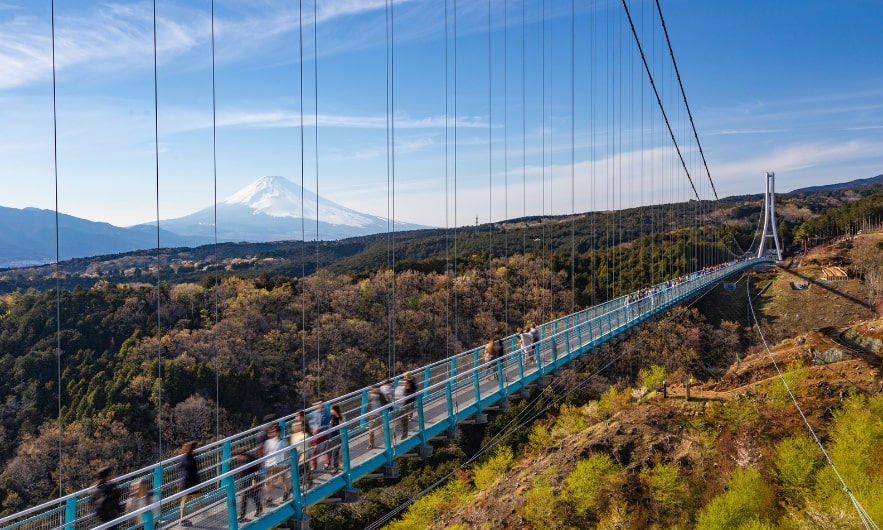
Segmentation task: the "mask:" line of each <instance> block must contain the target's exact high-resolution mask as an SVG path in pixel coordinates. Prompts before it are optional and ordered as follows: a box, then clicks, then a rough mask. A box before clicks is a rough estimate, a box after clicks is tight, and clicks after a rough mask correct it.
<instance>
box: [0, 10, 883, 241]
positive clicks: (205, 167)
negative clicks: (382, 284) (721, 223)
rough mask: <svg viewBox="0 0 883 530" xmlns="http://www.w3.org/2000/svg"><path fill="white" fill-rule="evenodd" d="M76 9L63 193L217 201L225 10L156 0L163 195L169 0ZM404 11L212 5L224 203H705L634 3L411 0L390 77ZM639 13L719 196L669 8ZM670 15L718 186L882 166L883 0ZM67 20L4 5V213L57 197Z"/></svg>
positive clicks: (436, 207)
mask: <svg viewBox="0 0 883 530" xmlns="http://www.w3.org/2000/svg"><path fill="white" fill-rule="evenodd" d="M56 4H57V5H56V19H55V24H56V65H57V106H58V113H57V123H58V125H57V134H58V186H59V201H58V205H59V209H60V210H61V211H62V212H64V213H69V214H72V215H76V216H78V217H84V218H87V219H91V220H96V221H107V222H110V223H112V224H116V225H119V226H128V225H132V224H136V223H141V222H153V221H155V219H156V215H157V210H159V216H160V218H163V219H166V218H173V217H178V216H181V215H186V214H188V213H191V212H193V211H196V210H198V209H201V208H204V207H206V206H209V205H211V204H212V202H213V201H214V198H215V187H214V182H215V179H214V175H213V171H214V170H213V150H212V138H213V130H212V122H213V117H212V55H211V37H212V33H211V16H210V13H211V3H210V2H209V1H208V0H180V1H174V2H173V1H168V0H159V1H158V3H157V15H158V20H157V42H158V56H159V65H158V74H157V86H158V106H159V113H158V123H159V177H158V182H159V193H158V195H159V205H158V207H157V173H156V169H155V166H154V159H155V153H154V149H155V147H154V72H153V18H152V9H153V4H152V2H128V1H120V2H109V1H104V2H97V1H96V2H93V1H85V0H83V1H71V0H58V1H57V2H56ZM385 4H386V2H385V1H384V0H365V1H358V0H333V1H332V0H318V5H316V6H315V8H316V12H317V15H318V16H317V20H316V24H315V27H316V32H315V33H314V31H313V27H314V20H313V10H314V4H313V2H312V1H305V2H304V3H303V18H302V19H300V18H299V13H298V3H297V2H292V1H290V0H288V1H281V0H279V1H277V0H261V1H232V0H216V1H215V54H216V55H215V64H216V66H215V94H216V108H217V118H216V126H217V128H216V134H217V151H216V153H217V196H218V199H219V200H221V199H223V198H225V197H227V196H229V195H231V194H232V193H234V192H235V191H237V190H239V189H240V188H242V187H244V186H246V185H248V184H249V183H251V182H253V181H254V180H256V179H257V178H259V177H261V176H264V175H281V176H284V177H286V178H289V179H290V180H293V181H295V182H298V183H300V182H303V183H304V185H305V187H306V188H309V189H312V190H314V191H318V193H319V194H320V195H321V196H323V197H325V198H327V199H330V200H333V201H335V202H337V203H339V204H342V205H344V206H348V207H350V208H353V209H356V210H359V211H362V212H366V213H371V214H375V215H381V216H387V217H388V216H391V215H394V216H395V218H396V219H397V220H401V221H408V222H415V223H422V224H426V225H433V226H453V225H454V224H457V225H464V224H471V223H473V222H474V221H475V218H476V217H478V218H479V220H480V221H481V222H486V221H487V220H489V219H490V220H499V219H502V218H504V217H510V218H511V217H518V216H521V215H538V214H542V213H547V214H548V213H552V214H563V213H569V212H571V211H577V212H580V211H587V210H591V209H608V208H619V207H624V206H631V205H636V204H646V203H657V202H662V201H671V200H684V199H686V198H689V196H690V195H691V192H690V191H689V189H688V188H687V184H685V182H686V181H685V180H684V178H683V169H682V168H680V167H679V164H680V163H679V162H678V161H677V159H676V158H675V155H676V154H675V152H674V151H673V149H672V145H671V141H670V140H669V138H668V133H667V132H666V131H664V130H663V129H662V126H661V124H662V121H661V114H660V113H659V111H658V110H654V107H655V99H654V97H653V95H652V92H651V90H650V86H649V84H648V83H647V81H646V76H645V74H644V72H643V69H642V66H641V63H640V56H639V55H638V53H637V50H636V49H635V46H634V42H633V39H632V36H631V32H630V29H629V27H628V24H627V21H626V19H625V18H624V14H623V9H622V6H621V3H620V2H619V1H618V0H617V1H613V0H604V1H600V2H588V1H585V0H583V1H578V2H575V3H574V4H573V10H574V11H573V17H572V16H571V5H572V4H571V3H570V2H566V1H563V2H562V1H557V0H546V2H545V3H544V2H542V1H541V0H525V1H524V2H522V1H521V0H507V1H505V2H504V1H503V0H491V2H490V4H488V3H487V2H480V1H471V0H469V1H467V0H458V1H457V2H455V1H454V0H448V1H447V8H448V11H447V15H448V16H447V22H448V23H447V28H446V24H445V19H446V17H445V4H446V3H445V2H443V1H442V0H408V1H404V0H402V1H398V2H396V3H395V6H394V9H393V11H394V19H393V20H394V32H393V34H394V39H395V46H394V48H393V54H394V61H393V63H392V64H393V69H394V74H393V76H392V80H393V82H392V83H391V85H388V84H387V57H388V52H389V48H388V47H387V35H388V33H387V31H388V26H387V16H386V11H385ZM455 6H456V20H457V27H456V34H457V38H456V39H454V7H455ZM544 7H545V16H543V8H544ZM629 7H630V9H631V11H632V16H633V19H634V21H635V25H636V31H638V33H639V35H640V36H641V39H642V43H643V45H644V46H645V48H646V49H645V53H646V54H647V56H648V60H649V62H650V64H651V69H652V70H653V71H654V75H655V77H656V79H657V83H658V85H659V88H660V91H661V93H662V99H663V102H664V105H665V106H666V108H667V109H666V112H667V113H668V115H669V117H670V119H671V121H672V122H673V125H674V130H675V135H676V136H677V137H678V139H679V145H680V148H681V149H682V154H683V156H684V157H685V161H686V164H687V166H688V169H689V170H690V172H691V174H692V176H693V177H694V178H695V181H696V183H697V188H698V189H697V191H698V193H699V194H700V196H702V197H703V198H707V197H710V194H711V190H710V185H709V184H708V183H707V176H706V175H705V170H704V166H703V165H702V163H701V159H700V158H699V156H698V150H697V148H696V145H695V142H694V141H693V140H692V139H691V138H692V133H691V132H690V131H689V128H688V126H687V124H688V122H687V117H686V113H685V112H684V110H683V105H682V104H681V103H680V94H679V93H678V92H677V89H676V81H675V79H674V75H673V71H672V69H671V66H670V62H667V61H668V59H667V49H666V48H665V47H664V40H663V38H662V33H661V29H660V28H659V26H658V21H655V14H654V13H655V11H654V10H655V8H654V4H653V3H652V2H643V1H636V0H632V1H630V2H629ZM662 8H663V13H664V15H665V19H666V24H667V27H668V30H669V33H670V36H671V40H672V45H673V47H674V52H675V54H676V58H677V61H678V66H679V68H680V72H681V76H682V79H683V82H684V84H685V88H686V92H687V96H688V99H689V102H690V106H691V109H692V112H693V118H694V120H695V123H696V127H697V129H698V132H699V138H700V141H701V142H702V147H703V150H704V152H705V155H706V159H707V162H708V167H709V170H710V172H711V177H712V179H713V180H714V183H715V186H716V189H717V192H718V194H719V195H720V196H727V195H733V194H745V193H760V192H762V187H763V173H764V172H765V171H775V172H776V175H777V189H778V191H788V190H791V189H795V188H798V187H803V186H809V185H815V184H823V183H831V182H839V181H845V180H851V179H855V178H866V177H871V176H874V175H878V174H880V173H883V82H881V81H883V54H881V53H880V37H879V35H880V33H879V22H880V21H881V20H883V2H879V1H876V0H864V1H862V0H846V1H840V2H831V1H816V0H803V1H778V2H769V1H748V2H718V1H708V0H664V1H663V2H662ZM488 9H490V15H488ZM50 20H51V19H50V3H49V2H48V1H41V2H34V1H31V0H0V189H2V190H3V193H2V195H0V205H2V206H9V207H16V208H23V207H28V206H34V207H40V208H48V209H53V208H54V207H55V175H54V170H53V114H52V105H53V102H52V68H51V41H50V35H51V34H50ZM301 20H302V22H301ZM572 21H573V25H572ZM301 23H302V24H303V26H304V31H303V35H302V40H303V47H302V48H301V46H300V41H301V36H300V33H299V24H301ZM654 23H655V24H654ZM572 27H575V28H576V31H575V34H574V33H572V31H571V28H572ZM653 28H655V29H653ZM446 31H447V34H448V38H447V41H446V40H445V33H446ZM544 34H545V39H544V37H543V36H544ZM314 40H315V42H316V43H317V47H315V48H314V46H313V42H314ZM446 44H447V46H446ZM455 47H456V53H455ZM316 50H318V53H316ZM446 50H447V58H446ZM522 50H524V51H523V52H522ZM571 50H573V53H571ZM301 54H302V55H303V57H304V61H303V63H302V64H301V62H300V60H299V57H300V56H301ZM489 54H490V58H489ZM317 56H318V57H317ZM455 57H456V61H455ZM504 57H505V59H504ZM455 62H456V68H455V66H454V64H455ZM489 63H490V65H491V66H490V69H489V68H488V64H489ZM301 68H302V69H303V72H304V76H303V86H304V89H303V100H304V105H303V107H301V104H300V100H301V92H300V90H301V89H300V86H301ZM572 68H573V70H572ZM316 70H318V83H317V82H316V77H315V76H314V71H316ZM571 71H573V72H575V74H571ZM489 72H490V73H489ZM522 73H523V74H524V75H522ZM446 74H447V75H446ZM455 77H456V85H455V83H454V80H455ZM446 78H447V84H446ZM317 84H318V96H317V95H316V89H315V86H316V85H317ZM388 86H389V88H390V89H391V90H392V93H393V97H392V102H393V105H392V106H393V108H394V110H393V111H390V110H388V104H387V102H388V98H387V90H388ZM455 87H456V89H455ZM317 105H318V106H317ZM455 105H456V114H455V113H454V107H455ZM390 114H392V115H393V116H394V120H393V122H394V124H395V144H394V145H395V149H394V153H395V163H394V164H390V162H389V161H388V160H389V159H388V156H387V152H388V151H387V135H388V128H387V121H388V120H387V117H388V116H390ZM316 115H318V128H316V127H315V124H316ZM302 118H303V122H304V126H305V129H304V131H305V137H304V140H303V146H304V149H303V156H302V155H301V142H302V141H301V128H300V124H301V119H302ZM455 120H456V127H455V126H454V124H455ZM446 123H447V125H448V126H447V127H446ZM455 136H456V142H455V139H454V137H455ZM316 138H318V149H317V147H316V141H315V140H316ZM317 150H318V164H317V162H316V155H315V153H316V152H317ZM455 151H456V157H455ZM302 168H303V172H302ZM317 173H318V178H317ZM393 175H394V178H393ZM393 182H394V188H395V191H394V194H392V195H393V196H394V198H395V200H394V203H393V202H391V201H390V200H389V197H390V195H391V187H392V183H393ZM393 208H394V211H393Z"/></svg>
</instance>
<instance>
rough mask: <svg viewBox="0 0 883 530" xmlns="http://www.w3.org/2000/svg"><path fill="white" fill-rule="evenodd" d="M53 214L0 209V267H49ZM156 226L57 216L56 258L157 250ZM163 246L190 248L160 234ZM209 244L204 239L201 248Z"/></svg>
mask: <svg viewBox="0 0 883 530" xmlns="http://www.w3.org/2000/svg"><path fill="white" fill-rule="evenodd" d="M55 215H56V214H55V211H54V210H43V209H39V208H24V209H18V208H7V207H5V206H0V267H4V268H6V267H22V266H29V265H39V264H44V263H51V262H54V261H55V258H56V230H55ZM156 236H157V235H156V226H155V225H154V226H153V227H152V228H151V229H150V230H148V229H147V227H146V226H142V227H134V228H121V227H118V226H113V225H112V224H109V223H99V222H94V221H88V220H86V219H81V218H79V217H74V216H72V215H67V214H63V213H59V214H58V238H57V239H58V258H59V259H61V260H67V259H71V258H77V257H84V256H98V255H102V254H116V253H119V252H127V251H130V250H138V249H142V248H151V247H156ZM160 241H161V244H162V245H163V246H167V247H180V246H187V245H192V244H193V242H194V240H193V239H192V238H188V239H186V240H185V239H184V238H181V237H180V236H178V235H177V234H173V233H172V232H169V231H167V230H162V229H161V230H160ZM209 242H211V240H208V239H203V240H202V241H201V242H199V244H201V245H204V244H206V243H209Z"/></svg>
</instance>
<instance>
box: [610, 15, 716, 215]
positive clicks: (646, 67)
mask: <svg viewBox="0 0 883 530" xmlns="http://www.w3.org/2000/svg"><path fill="white" fill-rule="evenodd" d="M622 7H623V9H625V14H626V16H627V17H628V20H629V25H630V26H631V28H632V35H633V36H634V37H635V44H637V46H638V51H639V52H641V61H643V63H644V70H646V72H647V78H648V79H649V80H650V86H652V87H653V93H654V94H655V95H656V103H657V104H658V105H659V111H660V112H661V113H662V118H663V119H664V120H665V126H666V127H667V128H668V134H669V136H671V141H672V144H673V145H674V148H675V150H676V151H677V153H678V158H679V159H680V160H681V166H682V167H683V168H684V173H686V175H687V180H689V181H690V187H692V188H693V194H694V195H695V196H696V200H697V201H701V200H702V199H701V198H700V197H699V192H698V191H696V185H695V184H694V183H693V178H692V177H691V176H690V170H689V169H688V168H687V162H686V161H685V160H684V155H683V153H681V148H680V146H679V145H678V141H677V139H676V138H675V133H674V131H673V130H672V128H671V122H669V119H668V114H667V113H666V112H665V107H664V106H663V104H662V98H660V96H659V91H658V90H657V89H656V82H655V81H654V80H653V74H652V73H651V72H650V66H649V65H648V64H647V58H646V57H645V56H644V48H643V47H642V46H641V40H640V39H639V38H638V32H637V30H635V24H634V22H633V21H632V15H631V13H630V12H629V7H628V4H626V0H622Z"/></svg>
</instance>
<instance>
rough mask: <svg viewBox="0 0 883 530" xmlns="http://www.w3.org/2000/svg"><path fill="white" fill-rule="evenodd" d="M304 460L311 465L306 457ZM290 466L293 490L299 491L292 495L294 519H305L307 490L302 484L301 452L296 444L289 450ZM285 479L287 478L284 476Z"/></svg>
mask: <svg viewBox="0 0 883 530" xmlns="http://www.w3.org/2000/svg"><path fill="white" fill-rule="evenodd" d="M304 461H305V463H306V465H310V464H309V462H306V459H304ZM288 466H289V467H290V468H291V491H293V492H294V491H296V492H297V495H294V494H292V495H291V507H292V508H293V509H294V519H295V520H298V519H303V518H304V503H305V502H306V496H307V490H306V489H305V488H303V487H302V486H301V481H300V453H298V451H297V447H296V446H293V447H291V450H290V451H289V452H288ZM283 480H285V479H284V478H283ZM283 484H284V482H283ZM295 488H297V489H295Z"/></svg>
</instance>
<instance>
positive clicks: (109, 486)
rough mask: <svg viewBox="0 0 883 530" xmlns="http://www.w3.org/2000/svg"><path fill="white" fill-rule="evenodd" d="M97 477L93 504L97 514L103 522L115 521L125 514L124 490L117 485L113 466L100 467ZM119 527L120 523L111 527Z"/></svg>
mask: <svg viewBox="0 0 883 530" xmlns="http://www.w3.org/2000/svg"><path fill="white" fill-rule="evenodd" d="M95 478H96V479H97V480H98V482H96V483H95V486H94V493H92V506H93V508H94V509H95V515H96V516H97V517H98V520H99V521H101V522H102V523H107V522H110V521H113V520H114V519H116V518H117V517H119V516H121V515H123V502H122V492H120V488H119V486H117V483H116V477H114V474H113V468H111V467H110V466H107V467H103V468H101V469H99V470H98V472H97V473H96V474H95ZM117 527H118V525H114V526H112V527H110V528H111V529H113V530H115V529H116V528H117Z"/></svg>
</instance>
